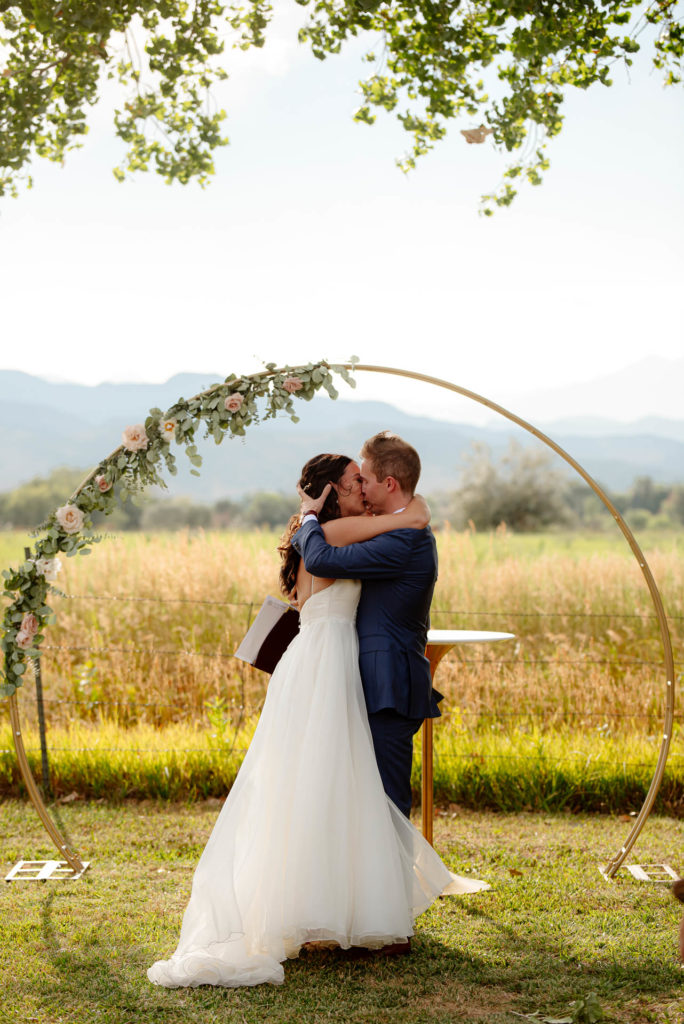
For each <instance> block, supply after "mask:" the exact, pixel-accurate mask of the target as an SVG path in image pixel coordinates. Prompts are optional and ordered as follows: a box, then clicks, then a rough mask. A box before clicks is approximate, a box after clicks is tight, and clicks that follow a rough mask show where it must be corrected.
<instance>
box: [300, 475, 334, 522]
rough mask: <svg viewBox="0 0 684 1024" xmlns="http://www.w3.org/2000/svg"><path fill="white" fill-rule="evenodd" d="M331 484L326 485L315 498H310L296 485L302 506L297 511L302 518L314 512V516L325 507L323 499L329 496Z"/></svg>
mask: <svg viewBox="0 0 684 1024" xmlns="http://www.w3.org/2000/svg"><path fill="white" fill-rule="evenodd" d="M331 489H332V484H326V485H325V487H324V488H323V490H322V491H321V493H320V494H319V496H318V497H317V498H312V497H311V496H310V495H308V494H307V493H306V491H303V490H302V488H301V487H300V486H299V484H297V494H298V495H299V497H300V498H301V499H302V504H301V506H300V509H299V514H300V516H301V517H302V519H303V518H304V516H305V515H308V513H309V512H314V513H315V514H316V515H318V513H319V512H320V511H321V509H322V508H323V506H324V505H325V499H326V498H327V497H328V495H329V494H330V491H331Z"/></svg>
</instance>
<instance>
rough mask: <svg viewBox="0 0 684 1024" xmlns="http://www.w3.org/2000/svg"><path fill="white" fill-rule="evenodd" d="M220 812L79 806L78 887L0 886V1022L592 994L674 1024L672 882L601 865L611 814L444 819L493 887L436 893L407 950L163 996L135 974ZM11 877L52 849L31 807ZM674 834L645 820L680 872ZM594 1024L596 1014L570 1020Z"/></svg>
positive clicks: (285, 1012)
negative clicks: (607, 874) (389, 957)
mask: <svg viewBox="0 0 684 1024" xmlns="http://www.w3.org/2000/svg"><path fill="white" fill-rule="evenodd" d="M219 806H220V801H217V800H215V801H211V802H199V803H195V804H192V805H178V804H163V805H162V804H157V803H153V802H147V803H138V804H136V803H126V804H123V805H121V806H119V807H112V806H111V805H108V804H95V803H90V804H83V803H75V804H71V805H69V806H66V807H63V808H61V810H60V811H59V816H60V821H61V824H62V826H63V828H64V831H65V832H66V833H67V834H68V835H70V836H72V837H74V839H75V838H77V837H85V838H86V840H87V843H86V844H87V847H88V856H89V858H90V860H91V861H92V866H91V868H90V870H89V872H88V873H87V874H86V875H85V876H84V877H83V878H82V879H81V880H79V881H77V882H47V883H42V884H41V883H26V882H23V883H12V884H9V885H5V886H4V887H3V889H2V890H0V897H1V898H2V913H1V914H0V941H1V942H2V948H3V951H4V955H3V957H2V960H1V961H0V1021H2V1022H3V1024H4V1022H22V1024H23V1022H28V1021H32V1022H34V1021H35V1022H37V1024H99V1022H102V1024H140V1022H148V1021H150V1022H153V1021H165V1022H167V1024H218V1022H221V1024H262V1022H267V1024H299V1022H306V1024H324V1022H329V1021H339V1022H342V1024H366V1022H368V1024H370V1022H373V1024H427V1022H430V1024H455V1022H458V1024H515V1022H516V1021H518V1022H520V1020H521V1019H522V1018H521V1015H529V1018H528V1019H531V1020H533V1021H537V1022H541V1021H543V1020H546V1019H547V1018H552V1019H553V1018H555V1019H558V1018H563V1017H566V1018H570V1016H571V1014H572V1009H571V1004H572V1003H573V1002H575V1001H577V1000H581V999H586V998H587V997H588V996H589V995H590V993H592V992H593V993H596V998H597V999H598V1002H599V1004H600V1007H601V1008H602V1010H603V1012H604V1013H605V1015H606V1017H607V1019H608V1020H610V1021H613V1022H616V1024H617V1022H619V1024H647V1022H649V1024H650V1022H654V1024H682V1021H683V1020H684V1001H683V998H682V997H683V994H684V971H682V970H681V969H680V967H679V965H678V961H677V955H676V934H677V929H678V922H679V919H680V917H681V905H679V904H676V903H675V901H674V900H673V899H672V897H671V896H670V895H669V891H668V889H667V888H666V887H664V886H658V885H655V884H651V883H644V882H641V883H640V882H637V881H636V880H635V879H633V878H632V876H631V875H629V874H628V873H627V872H626V871H624V870H623V871H621V872H620V874H619V875H618V877H617V878H616V880H614V881H613V882H610V883H608V882H605V881H604V880H603V878H602V877H601V875H600V874H599V872H598V870H597V866H598V864H599V863H600V862H601V861H602V860H603V859H604V858H605V855H606V852H607V851H612V850H613V849H614V848H615V846H616V845H617V844H618V842H619V840H620V839H621V837H622V835H623V831H624V827H625V826H624V824H623V823H621V822H620V821H619V820H617V819H615V818H610V817H607V816H593V817H589V816H585V815H578V816H574V815H556V816H550V815H545V816H542V815H531V814H519V815H514V816H509V815H503V814H500V815H497V814H485V813H475V812H467V811H464V810H462V809H454V813H453V814H447V815H444V816H443V817H441V818H439V819H438V822H437V829H436V837H435V844H436V846H437V848H438V850H439V851H440V853H441V854H442V855H443V856H444V858H445V859H446V861H447V863H448V864H449V866H450V867H451V868H452V870H455V871H458V872H459V873H461V874H468V873H472V874H473V875H474V876H475V877H479V878H485V879H487V880H488V881H489V882H490V883H491V884H492V891H491V892H484V893H478V894H476V895H474V896H468V897H460V898H448V899H444V900H439V901H438V902H437V903H436V904H435V905H434V907H433V908H431V909H430V911H428V913H426V914H424V915H423V916H422V917H421V918H420V919H419V921H418V924H417V932H416V938H415V940H414V944H413V952H412V954H411V956H410V957H408V958H401V959H400V960H396V961H384V962H378V961H372V962H363V961H359V962H351V963H350V962H348V961H344V960H343V959H342V957H341V956H340V955H339V954H337V953H325V954H322V953H319V954H310V955H307V956H302V957H301V958H300V959H299V960H295V961H290V962H288V963H287V964H286V966H285V979H286V980H285V984H284V985H283V986H282V987H278V988H275V987H272V986H263V987H261V988H257V989H253V990H248V989H241V990H235V991H229V990H218V989H211V988H206V987H205V988H199V989H192V990H176V991H168V990H164V989H158V988H155V987H153V986H151V985H150V984H149V983H148V982H147V979H146V976H145V970H146V968H147V967H148V966H149V964H150V963H151V962H153V961H154V960H155V959H159V958H160V957H163V956H166V955H168V954H170V953H171V952H172V951H173V948H174V946H175V942H176V939H177V936H178V929H179V925H180V919H181V915H182V911H183V909H184V906H185V904H186V902H187V898H188V894H189V889H190V882H191V877H192V871H193V869H194V867H195V864H196V862H197V858H198V857H199V854H200V852H201V850H202V848H203V846H204V843H205V842H206V839H207V836H208V834H209V831H210V829H211V827H212V824H213V822H214V820H215V817H216V814H217V812H218V809H219ZM0 839H1V846H2V850H3V861H4V870H5V871H6V870H7V869H8V868H9V867H10V865H11V864H12V863H14V861H15V860H17V859H19V858H20V857H25V858H28V857H40V856H41V855H42V856H51V855H52V851H51V849H50V847H49V845H48V844H47V841H46V839H45V836H44V833H42V831H41V829H40V826H39V824H38V823H37V821H35V820H34V817H33V816H32V814H31V813H30V811H29V809H28V807H27V805H25V804H22V803H16V802H12V801H8V802H5V803H4V804H3V805H2V816H1V818H0ZM683 839H684V825H683V824H682V823H681V822H675V821H673V820H671V819H667V818H657V819H656V818H653V819H651V821H650V822H649V824H648V826H647V828H646V832H645V835H644V857H642V860H649V861H663V860H664V861H666V862H669V863H670V864H671V865H672V866H673V867H675V869H684V858H683V857H682V848H683V843H682V840H683ZM577 1019H578V1020H579V1021H584V1022H587V1024H591V1022H593V1021H595V1020H596V1019H597V1017H596V1016H595V1015H593V1014H591V1015H586V1016H578V1017H577Z"/></svg>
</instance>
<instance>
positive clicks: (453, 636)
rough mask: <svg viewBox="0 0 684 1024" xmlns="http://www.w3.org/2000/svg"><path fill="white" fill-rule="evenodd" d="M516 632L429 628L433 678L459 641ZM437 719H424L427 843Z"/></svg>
mask: <svg viewBox="0 0 684 1024" xmlns="http://www.w3.org/2000/svg"><path fill="white" fill-rule="evenodd" d="M513 639H515V633H492V632H490V631H489V630H481V629H480V630H478V629H431V630H429V632H428V638H427V646H426V648H425V657H426V658H427V659H428V661H429V662H430V673H431V675H432V682H433V684H434V681H435V672H436V671H437V666H438V665H439V663H440V661H441V660H442V658H443V657H444V655H445V654H447V652H448V651H450V650H451V648H452V647H455V646H456V644H482V643H487V644H491V643H496V642H497V641H500V640H513ZM433 721H434V719H432V718H426V719H425V721H424V722H423V787H422V790H423V796H422V815H423V835H424V836H425V838H426V839H427V841H428V843H430V845H432V824H433V816H434V794H433V753H434V748H433V742H432V723H433Z"/></svg>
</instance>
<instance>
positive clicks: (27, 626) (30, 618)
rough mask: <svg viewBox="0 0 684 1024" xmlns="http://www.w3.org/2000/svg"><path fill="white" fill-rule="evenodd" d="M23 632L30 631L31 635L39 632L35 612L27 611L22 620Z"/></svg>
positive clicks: (21, 627)
mask: <svg viewBox="0 0 684 1024" xmlns="http://www.w3.org/2000/svg"><path fill="white" fill-rule="evenodd" d="M19 631H20V632H21V633H28V635H29V636H35V635H36V633H37V632H38V619H37V618H36V616H35V615H34V614H33V612H27V613H26V615H25V616H24V618H23V619H22V620H21V626H20V627H19Z"/></svg>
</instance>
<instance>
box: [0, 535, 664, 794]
mask: <svg viewBox="0 0 684 1024" xmlns="http://www.w3.org/2000/svg"><path fill="white" fill-rule="evenodd" d="M683 537H684V535H680V534H670V535H662V534H653V535H651V536H650V537H647V538H644V539H643V541H642V543H643V546H644V549H645V551H646V553H647V556H648V559H649V563H650V565H651V568H652V570H653V572H654V574H655V576H656V579H657V581H658V584H659V586H660V589H661V593H662V596H663V599H664V602H665V607H666V610H667V612H668V615H669V616H670V626H671V631H672V637H673V644H674V647H675V656H676V657H677V654H678V652H681V647H682V636H683V634H684V539H683ZM277 539H278V538H277V536H276V535H274V534H271V533H232V534H231V533H202V532H200V533H195V534H193V533H188V532H183V533H174V534H149V535H145V534H130V535H122V536H121V537H119V538H115V539H110V540H106V541H104V542H103V543H102V545H100V546H99V547H96V548H95V550H94V552H93V555H92V556H90V557H89V558H75V559H64V571H63V573H62V577H61V579H60V584H59V585H60V587H61V588H62V589H63V590H64V592H65V593H66V594H68V595H70V596H69V597H64V598H60V597H55V598H54V601H53V604H54V607H55V610H56V611H57V615H58V621H57V623H56V625H55V626H54V627H51V629H50V631H49V633H48V637H47V640H46V644H45V652H44V656H43V659H42V667H43V685H44V691H45V700H46V715H47V721H48V727H49V745H50V750H51V765H52V772H53V782H54V785H55V789H56V791H57V792H58V793H61V794H65V793H69V792H71V791H76V792H78V793H80V794H83V795H91V796H96V797H99V796H101V795H103V794H105V795H108V796H110V797H112V798H119V797H122V796H126V795H134V796H138V797H141V796H154V797H164V798H168V799H187V798H189V797H193V796H208V795H220V794H222V793H224V792H225V788H226V787H227V786H228V785H230V782H231V780H232V778H233V777H234V774H235V771H236V770H237V767H238V766H239V763H240V760H241V756H242V751H243V750H244V749H245V747H246V746H247V744H248V742H249V738H250V736H251V733H252V731H253V729H254V725H255V722H256V719H257V718H258V713H259V710H260V707H261V704H262V702H263V698H264V695H265V690H266V685H267V681H268V677H267V676H265V675H264V674H262V673H259V672H256V671H254V670H253V669H251V668H249V667H246V666H244V665H243V664H242V663H241V662H238V661H236V659H235V658H234V657H233V651H234V650H235V648H236V646H237V644H238V643H239V640H240V639H241V637H242V635H243V634H244V631H245V629H246V628H247V625H248V623H249V621H250V620H251V618H252V617H253V615H254V614H255V611H256V610H257V609H258V607H259V605H260V603H261V601H262V599H263V597H264V596H265V595H266V594H267V593H276V592H277V589H276V586H277V583H276V581H277V571H278V559H277V555H276V545H277ZM25 543H26V539H25V538H23V537H21V536H19V535H15V534H0V560H2V561H3V563H4V564H11V563H12V562H13V561H14V562H16V561H17V560H18V559H19V558H20V557H21V554H22V550H23V546H24V544H25ZM438 545H439V555H440V578H439V582H438V586H437V590H436V593H435V600H434V603H433V611H432V619H433V625H434V626H435V627H437V628H485V629H487V628H489V629H498V630H502V631H507V632H514V633H515V634H516V639H515V641H507V642H505V643H502V644H499V645H490V646H486V647H484V646H483V647H475V646H472V647H464V648H461V649H455V650H454V651H452V652H451V654H449V655H448V656H447V658H446V659H445V660H444V662H443V663H442V664H441V665H440V668H439V670H438V677H437V680H436V681H437V685H438V688H439V689H440V690H441V691H442V692H443V693H444V694H445V701H444V703H443V705H442V707H443V709H444V712H445V713H444V716H443V718H442V720H441V721H440V723H439V725H438V728H437V730H436V736H437V759H436V769H435V782H436V794H437V798H438V799H441V800H443V801H447V802H448V801H456V802H461V803H465V804H468V805H471V806H474V807H485V806H493V807H497V808H499V809H505V810H515V809H521V808H530V807H533V808H542V809H559V808H561V807H566V806H569V807H572V808H574V809H578V808H584V809H600V810H620V811H623V812H625V811H629V810H631V809H633V808H634V807H635V806H639V804H640V802H641V799H642V798H643V794H644V793H645V790H646V788H647V787H648V783H649V781H650V778H651V776H652V772H653V766H654V764H655V761H656V758H657V753H658V748H659V743H660V737H661V735H662V714H663V704H664V692H665V677H664V669H663V666H662V649H661V642H660V637H659V634H658V630H657V623H656V620H655V617H654V612H653V608H652V605H651V603H650V599H649V595H648V591H647V589H646V586H645V584H644V581H643V578H642V576H641V573H640V571H639V568H638V566H637V564H636V562H635V560H634V558H633V556H632V555H631V552H630V551H629V548H628V547H627V545H626V544H625V542H624V541H623V540H622V538H621V536H620V535H619V534H617V535H615V536H608V535H605V534H600V535H596V536H594V537H591V536H584V535H573V534H567V535H566V534H545V535H540V536H519V535H511V534H510V533H507V532H505V531H497V533H495V534H491V535H487V536H480V535H477V534H472V533H455V532H452V531H443V532H442V533H441V534H440V535H439V537H438ZM20 707H21V715H22V721H23V722H24V723H26V725H27V726H29V727H30V726H31V725H33V726H35V702H34V696H33V682H32V680H31V679H30V678H28V679H27V685H26V686H25V687H24V689H23V692H22V693H21V696H20ZM0 744H1V745H2V748H4V750H5V751H7V753H5V754H2V753H0V793H1V794H4V795H16V794H18V793H19V792H20V791H21V790H20V787H19V784H18V781H17V774H16V770H15V768H14V758H13V755H12V754H11V738H10V734H9V726H8V724H7V723H6V724H5V728H4V731H3V732H2V733H0ZM27 744H28V746H29V747H31V748H32V750H31V757H32V759H33V762H34V764H37V763H38V762H37V757H38V754H37V739H36V735H35V731H34V732H33V733H32V732H30V731H29V732H28V734H27ZM414 782H415V784H416V787H417V786H418V784H419V778H418V769H417V767H416V774H415V776H414ZM683 805H684V739H683V737H682V733H681V729H680V717H679V715H678V717H677V722H676V725H675V731H674V737H673V748H672V753H671V755H670V760H669V765H668V774H667V776H666V780H665V784H664V786H663V789H662V791H661V802H660V805H659V806H660V808H661V809H664V810H667V811H669V812H676V813H679V812H680V810H681V808H682V806H683Z"/></svg>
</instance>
